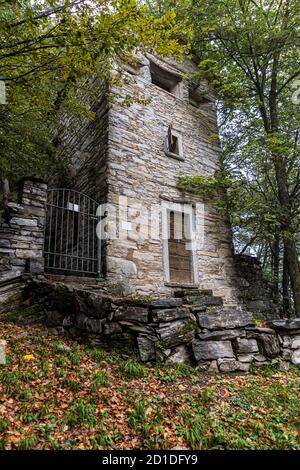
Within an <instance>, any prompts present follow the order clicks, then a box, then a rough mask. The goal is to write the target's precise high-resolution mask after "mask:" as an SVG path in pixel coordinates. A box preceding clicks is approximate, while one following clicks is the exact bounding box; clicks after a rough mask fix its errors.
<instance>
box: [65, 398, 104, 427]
mask: <svg viewBox="0 0 300 470" xmlns="http://www.w3.org/2000/svg"><path fill="white" fill-rule="evenodd" d="M95 411H96V405H95V404H93V403H86V402H85V401H83V400H82V399H80V398H79V399H77V400H76V401H75V402H74V404H73V406H72V408H71V410H70V411H68V412H67V413H66V415H65V418H64V422H65V424H66V425H67V426H69V427H70V428H74V427H80V426H87V427H89V428H91V427H93V426H95V424H96V423H97V417H96V415H95Z"/></svg>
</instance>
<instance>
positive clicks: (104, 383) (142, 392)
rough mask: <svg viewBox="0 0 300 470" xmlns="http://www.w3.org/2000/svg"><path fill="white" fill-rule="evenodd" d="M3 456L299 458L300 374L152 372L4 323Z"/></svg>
mask: <svg viewBox="0 0 300 470" xmlns="http://www.w3.org/2000/svg"><path fill="white" fill-rule="evenodd" d="M0 339H5V340H6V341H7V347H6V355H7V364H6V365H1V366H0V447H1V448H2V449H172V448H175V447H176V448H190V449H299V448H300V440H299V428H300V426H299V424H300V423H299V415H300V413H299V397H300V393H299V377H298V370H299V369H298V370H297V368H296V367H295V368H292V369H291V370H290V371H288V372H280V371H277V370H275V369H274V368H273V369H264V370H263V369H262V370H260V371H258V370H257V371H254V373H252V374H250V375H248V376H228V375H227V376H215V375H209V374H204V373H201V372H200V371H198V370H197V369H195V368H192V367H187V366H172V367H171V366H169V367H164V366H155V367H146V366H144V365H142V364H141V363H139V362H138V360H137V359H136V358H135V357H134V356H133V353H132V354H131V356H130V355H129V354H121V355H120V353H117V352H114V351H105V350H102V349H90V348H88V347H87V346H84V345H79V344H77V343H75V342H72V341H69V340H66V339H62V338H58V337H54V336H50V335H49V333H48V332H47V330H46V329H45V328H43V327H42V326H34V327H33V326H31V327H19V326H16V325H15V324H13V323H0Z"/></svg>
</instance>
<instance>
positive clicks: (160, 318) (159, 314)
mask: <svg viewBox="0 0 300 470" xmlns="http://www.w3.org/2000/svg"><path fill="white" fill-rule="evenodd" d="M189 316H190V311H189V309H188V308H185V307H179V308H166V309H162V310H159V309H155V310H153V311H152V320H153V321H154V322H157V323H160V322H169V321H174V320H178V319H179V318H189Z"/></svg>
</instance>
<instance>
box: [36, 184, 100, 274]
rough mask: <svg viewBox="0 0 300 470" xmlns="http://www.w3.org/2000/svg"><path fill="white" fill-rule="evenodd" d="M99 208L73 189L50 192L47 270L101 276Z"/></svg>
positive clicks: (47, 225)
mask: <svg viewBox="0 0 300 470" xmlns="http://www.w3.org/2000/svg"><path fill="white" fill-rule="evenodd" d="M97 207H98V204H97V202H96V201H94V200H93V199H91V198H90V197H88V196H86V195H85V194H82V193H80V192H78V191H75V190H73V189H61V188H58V189H50V190H49V191H48V198H47V215H46V226H45V245H44V257H45V270H46V271H51V272H57V273H67V274H75V275H85V276H96V275H97V274H98V275H100V272H101V241H100V239H98V237H97V234H96V227H97V224H98V221H99V218H98V217H97V215H96V211H97Z"/></svg>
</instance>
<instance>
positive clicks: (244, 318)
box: [198, 309, 254, 330]
mask: <svg viewBox="0 0 300 470" xmlns="http://www.w3.org/2000/svg"><path fill="white" fill-rule="evenodd" d="M198 322H199V325H200V326H201V327H202V328H207V329H208V330H220V329H222V328H225V329H230V328H241V327H243V326H248V325H251V324H254V320H253V317H252V315H251V314H250V313H249V312H243V311H239V310H234V309H230V310H226V309H222V310H218V311H217V312H210V313H206V314H204V315H199V316H198Z"/></svg>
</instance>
